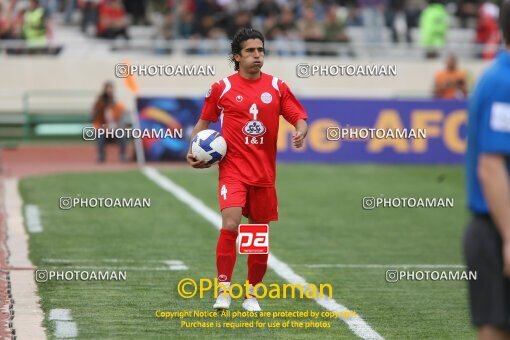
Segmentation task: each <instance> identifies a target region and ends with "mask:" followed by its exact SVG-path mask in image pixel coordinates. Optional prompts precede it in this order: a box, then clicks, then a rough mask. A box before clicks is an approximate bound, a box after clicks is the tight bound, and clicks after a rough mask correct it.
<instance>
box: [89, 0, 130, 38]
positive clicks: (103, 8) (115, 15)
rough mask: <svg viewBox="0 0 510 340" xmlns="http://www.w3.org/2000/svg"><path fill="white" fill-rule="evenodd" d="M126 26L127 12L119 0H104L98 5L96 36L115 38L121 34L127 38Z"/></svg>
mask: <svg viewBox="0 0 510 340" xmlns="http://www.w3.org/2000/svg"><path fill="white" fill-rule="evenodd" d="M127 26H128V18H127V14H126V11H124V7H123V6H122V2H121V1H120V0H106V1H105V2H104V3H102V4H101V5H100V6H99V22H98V25H97V35H98V37H100V38H105V39H116V38H117V37H119V36H122V37H124V38H125V39H126V40H129V35H128V32H127Z"/></svg>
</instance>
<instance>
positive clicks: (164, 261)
mask: <svg viewBox="0 0 510 340" xmlns="http://www.w3.org/2000/svg"><path fill="white" fill-rule="evenodd" d="M41 261H42V262H48V263H73V262H74V263H88V262H112V263H164V264H168V265H170V264H182V263H183V262H182V261H179V260H133V259H53V258H48V259H42V260H41Z"/></svg>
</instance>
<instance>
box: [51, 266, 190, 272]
mask: <svg viewBox="0 0 510 340" xmlns="http://www.w3.org/2000/svg"><path fill="white" fill-rule="evenodd" d="M72 269H76V270H78V269H80V270H86V269H89V270H125V271H141V272H145V271H147V272H149V271H169V270H187V269H188V267H186V266H173V267H172V268H170V267H126V266H122V267H111V266H71V267H51V270H55V271H66V270H72Z"/></svg>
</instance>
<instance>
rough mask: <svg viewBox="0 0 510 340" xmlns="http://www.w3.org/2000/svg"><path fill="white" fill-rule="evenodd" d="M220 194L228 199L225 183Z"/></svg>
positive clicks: (224, 198)
mask: <svg viewBox="0 0 510 340" xmlns="http://www.w3.org/2000/svg"><path fill="white" fill-rule="evenodd" d="M220 195H221V196H223V200H226V199H227V187H226V186H225V184H223V185H222V186H221V190H220Z"/></svg>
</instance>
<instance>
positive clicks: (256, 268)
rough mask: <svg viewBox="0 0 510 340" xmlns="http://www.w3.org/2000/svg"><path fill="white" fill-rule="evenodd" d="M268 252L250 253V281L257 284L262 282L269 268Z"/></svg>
mask: <svg viewBox="0 0 510 340" xmlns="http://www.w3.org/2000/svg"><path fill="white" fill-rule="evenodd" d="M267 258H268V254H249V255H248V282H249V283H250V284H252V285H253V286H255V285H256V284H258V283H260V282H262V279H263V278H264V275H265V274H266V269H267Z"/></svg>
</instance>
